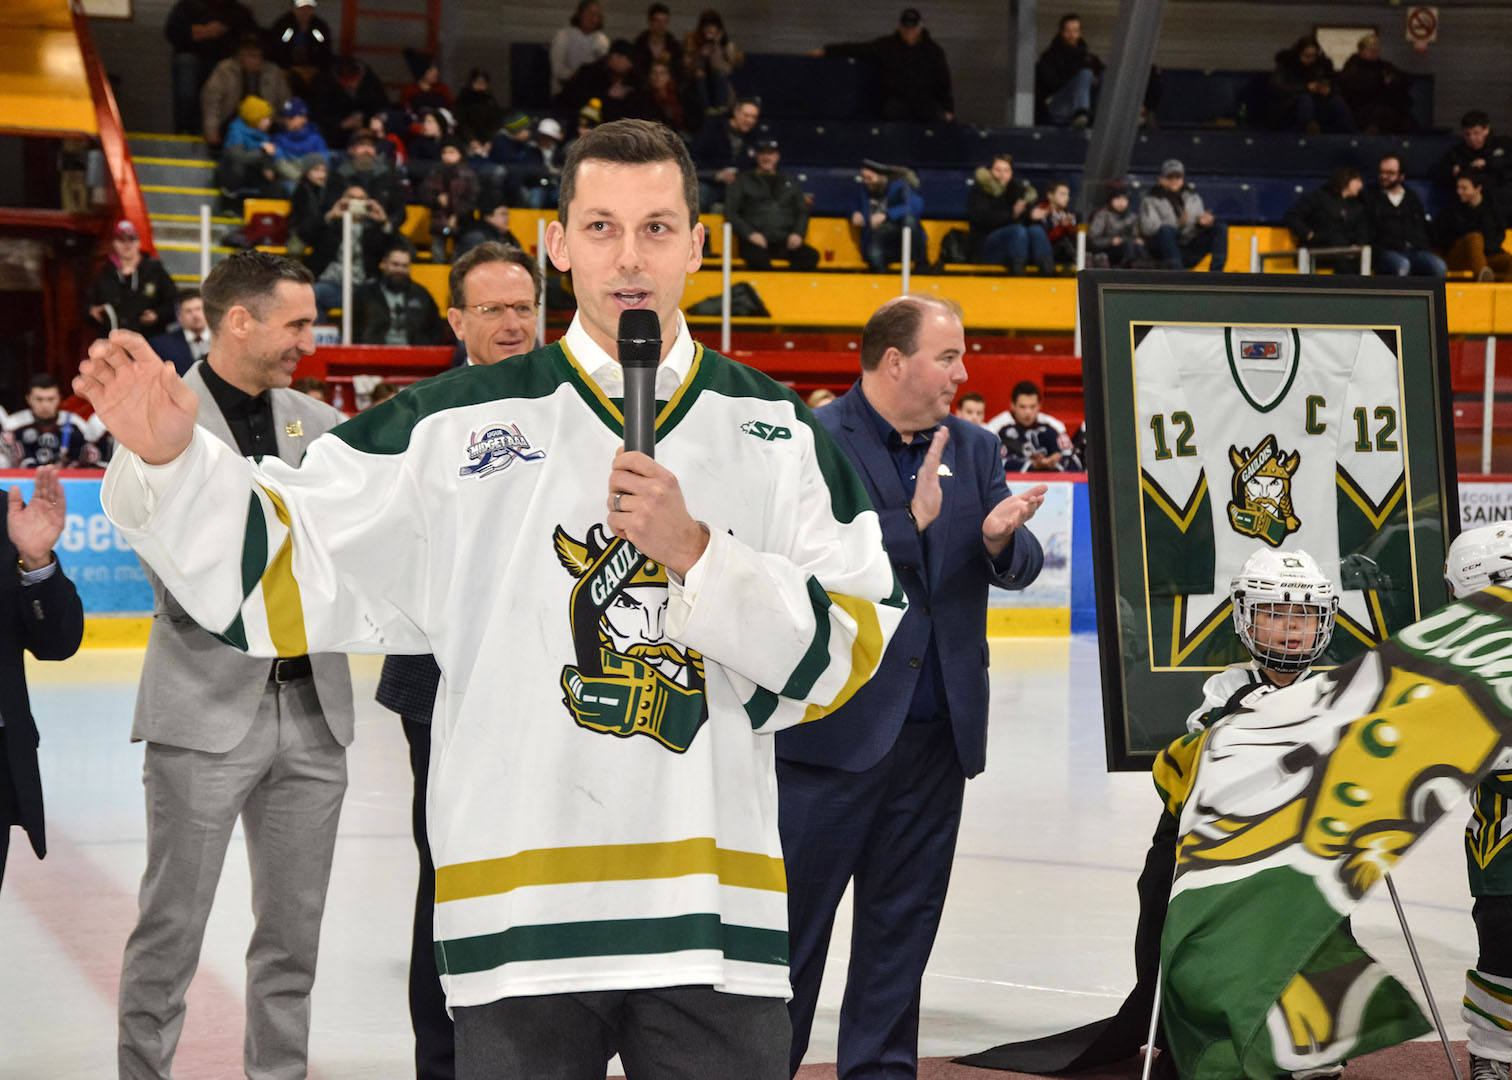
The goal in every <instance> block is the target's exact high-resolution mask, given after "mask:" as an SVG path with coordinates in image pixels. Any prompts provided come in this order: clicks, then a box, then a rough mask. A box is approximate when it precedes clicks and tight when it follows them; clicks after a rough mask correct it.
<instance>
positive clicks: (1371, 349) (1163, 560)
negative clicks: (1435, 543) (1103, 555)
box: [1134, 324, 1416, 669]
mask: <svg viewBox="0 0 1512 1080" xmlns="http://www.w3.org/2000/svg"><path fill="white" fill-rule="evenodd" d="M1134 333H1135V343H1134V382H1135V406H1136V412H1137V418H1136V428H1135V430H1136V432H1137V434H1138V439H1139V456H1138V460H1139V469H1140V486H1141V488H1142V499H1141V506H1142V511H1143V512H1142V534H1143V542H1144V556H1145V575H1146V586H1147V588H1148V595H1149V597H1150V600H1151V614H1150V619H1151V639H1150V640H1151V651H1152V657H1151V659H1152V662H1153V664H1154V666H1155V667H1156V668H1161V667H1168V668H1199V669H1216V668H1220V667H1222V666H1224V665H1226V664H1227V663H1229V662H1231V661H1233V660H1237V659H1240V658H1241V657H1243V656H1245V655H1247V654H1245V653H1244V651H1243V649H1242V646H1240V645H1239V643H1238V641H1237V639H1236V638H1235V636H1234V634H1233V632H1232V626H1231V613H1232V608H1231V605H1230V603H1229V583H1230V581H1231V580H1232V578H1233V576H1234V575H1235V574H1236V573H1237V572H1238V571H1239V569H1240V567H1241V566H1242V565H1243V564H1244V560H1245V559H1246V558H1248V557H1249V555H1250V554H1251V553H1253V552H1254V551H1255V549H1256V548H1257V547H1261V546H1269V547H1272V548H1276V549H1279V550H1304V551H1307V552H1308V553H1309V554H1311V555H1312V556H1313V557H1314V558H1315V559H1317V561H1318V564H1319V565H1320V566H1321V567H1322V569H1323V572H1324V573H1325V574H1327V575H1328V577H1329V578H1330V580H1332V582H1333V584H1334V588H1335V589H1336V590H1338V594H1339V597H1340V606H1339V615H1338V623H1339V627H1340V630H1341V631H1342V632H1341V633H1339V634H1336V635H1335V642H1334V644H1333V645H1332V646H1331V647H1330V652H1329V653H1327V654H1325V658H1324V660H1323V661H1322V662H1324V663H1329V662H1333V663H1337V662H1340V661H1342V660H1344V659H1347V658H1349V657H1350V656H1353V655H1355V654H1356V653H1357V652H1358V651H1360V650H1362V649H1365V648H1369V647H1370V646H1372V645H1374V644H1376V643H1377V642H1379V641H1381V640H1383V639H1384V638H1386V637H1387V636H1388V635H1389V634H1390V633H1391V632H1392V631H1393V630H1395V629H1397V628H1399V627H1400V626H1402V625H1405V624H1406V622H1408V621H1410V620H1411V618H1412V617H1413V613H1414V612H1415V610H1416V608H1415V603H1414V601H1413V590H1414V588H1415V585H1414V580H1415V579H1414V576H1413V573H1412V556H1411V550H1410V546H1411V539H1410V532H1411V530H1410V524H1411V519H1410V513H1411V507H1410V492H1409V491H1408V490H1407V474H1406V468H1405V465H1406V460H1407V459H1406V433H1405V430H1404V429H1403V427H1402V424H1401V416H1402V407H1403V403H1402V392H1401V368H1400V357H1399V351H1398V337H1397V331H1396V329H1395V328H1375V327H1348V328H1336V327H1306V326H1239V325H1223V324H1164V325H1155V326H1138V327H1135V330H1134ZM1398 526H1405V527H1398Z"/></svg>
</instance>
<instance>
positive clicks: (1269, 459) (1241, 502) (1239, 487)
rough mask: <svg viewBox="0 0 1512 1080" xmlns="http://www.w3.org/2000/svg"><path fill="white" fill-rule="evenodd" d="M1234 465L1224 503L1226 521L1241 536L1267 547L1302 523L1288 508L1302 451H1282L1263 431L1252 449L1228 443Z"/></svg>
mask: <svg viewBox="0 0 1512 1080" xmlns="http://www.w3.org/2000/svg"><path fill="white" fill-rule="evenodd" d="M1229 462H1230V464H1232V465H1233V466H1234V483H1233V495H1234V497H1233V500H1232V501H1231V502H1230V503H1229V505H1228V513H1229V524H1231V525H1232V526H1233V527H1234V531H1235V532H1237V533H1239V534H1241V535H1243V536H1253V537H1256V538H1257V539H1259V540H1262V541H1264V542H1265V543H1267V544H1269V545H1270V546H1271V547H1280V546H1281V542H1282V541H1283V540H1285V539H1286V538H1287V537H1288V536H1290V535H1291V534H1292V533H1294V532H1296V531H1297V530H1298V529H1300V528H1301V527H1302V522H1301V521H1299V520H1298V519H1297V515H1296V514H1295V513H1294V512H1293V511H1292V497H1291V482H1292V477H1293V476H1294V475H1295V474H1296V472H1297V466H1299V465H1301V464H1302V455H1301V454H1299V453H1297V452H1296V451H1293V452H1292V453H1290V454H1283V453H1282V452H1281V451H1280V449H1279V448H1278V447H1277V446H1276V437H1275V436H1274V435H1267V436H1266V437H1265V438H1263V439H1261V440H1260V445H1258V446H1256V447H1255V448H1254V450H1250V449H1249V448H1248V447H1245V448H1244V449H1243V450H1241V449H1239V448H1238V447H1237V446H1230V447H1229Z"/></svg>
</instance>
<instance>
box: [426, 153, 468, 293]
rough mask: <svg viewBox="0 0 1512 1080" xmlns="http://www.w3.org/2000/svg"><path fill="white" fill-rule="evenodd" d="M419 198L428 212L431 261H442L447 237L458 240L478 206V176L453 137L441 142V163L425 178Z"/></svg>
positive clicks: (448, 239)
mask: <svg viewBox="0 0 1512 1080" xmlns="http://www.w3.org/2000/svg"><path fill="white" fill-rule="evenodd" d="M420 200H421V202H423V203H424V204H425V205H426V206H427V207H429V208H430V212H431V226H430V234H431V261H432V262H438V263H444V262H446V246H447V241H456V240H459V239H460V238H461V236H462V233H463V232H465V231H467V230H468V229H470V228H471V227H472V225H473V212H474V211H475V210H477V208H478V177H477V175H476V174H475V173H474V172H473V171H472V170H471V169H469V168H468V167H467V163H466V162H464V161H463V160H462V144H461V143H459V142H457V140H456V139H447V140H446V142H445V143H443V144H442V146H441V163H440V164H439V165H438V166H437V167H436V168H434V169H432V170H431V172H430V175H429V176H427V177H426V178H425V183H424V184H423V185H422V186H421V189H420Z"/></svg>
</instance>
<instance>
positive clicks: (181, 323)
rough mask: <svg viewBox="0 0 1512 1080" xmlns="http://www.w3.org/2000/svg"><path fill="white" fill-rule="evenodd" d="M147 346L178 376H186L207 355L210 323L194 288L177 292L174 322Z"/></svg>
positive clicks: (203, 302) (202, 302)
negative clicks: (176, 313) (176, 319)
mask: <svg viewBox="0 0 1512 1080" xmlns="http://www.w3.org/2000/svg"><path fill="white" fill-rule="evenodd" d="M147 344H148V345H149V346H151V347H152V351H153V352H155V353H157V354H158V356H160V357H162V358H163V359H164V360H167V361H168V362H169V363H170V364H172V365H173V369H174V370H175V371H177V372H178V373H179V374H180V375H187V374H189V369H190V368H192V367H193V366H194V365H195V364H197V363H198V362H199V361H201V360H203V359H204V358H205V357H206V356H208V355H209V353H210V323H209V322H208V321H207V320H206V318H205V301H204V300H203V299H202V298H201V297H200V294H199V290H198V289H181V290H179V294H178V322H176V323H174V324H173V325H172V326H170V327H169V328H168V329H167V330H165V331H164V332H163V333H161V334H159V335H158V336H157V337H155V338H153V339H152V340H150V341H149V342H147Z"/></svg>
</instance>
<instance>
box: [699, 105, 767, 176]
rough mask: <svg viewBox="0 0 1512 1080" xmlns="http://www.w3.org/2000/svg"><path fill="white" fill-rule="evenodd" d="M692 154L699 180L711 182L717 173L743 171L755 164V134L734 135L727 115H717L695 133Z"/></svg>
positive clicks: (736, 132)
mask: <svg viewBox="0 0 1512 1080" xmlns="http://www.w3.org/2000/svg"><path fill="white" fill-rule="evenodd" d="M692 153H693V164H694V165H696V166H698V178H699V179H700V180H709V181H712V180H713V179H714V174H715V173H717V172H719V171H720V170H721V169H740V170H742V171H743V170H745V169H749V168H751V167H753V166H754V165H755V164H756V132H755V131H752V132H751V133H750V134H742V133H740V132H738V131H736V130H735V129H734V128H732V127H731V126H730V114H729V113H720V114H719V115H718V116H716V117H712V118H710V120H709V122H708V123H706V124H704V126H703V127H701V128H699V129H698V134H697V136H695V137H694V139H693V147H692Z"/></svg>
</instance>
